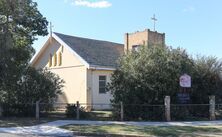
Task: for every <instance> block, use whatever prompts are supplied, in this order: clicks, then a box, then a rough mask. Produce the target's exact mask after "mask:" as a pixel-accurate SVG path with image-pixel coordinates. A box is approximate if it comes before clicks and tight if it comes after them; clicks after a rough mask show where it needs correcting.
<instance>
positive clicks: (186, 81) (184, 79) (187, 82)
mask: <svg viewBox="0 0 222 137" xmlns="http://www.w3.org/2000/svg"><path fill="white" fill-rule="evenodd" d="M180 86H181V87H183V88H190V87H191V77H190V76H189V75H187V74H184V75H182V76H180Z"/></svg>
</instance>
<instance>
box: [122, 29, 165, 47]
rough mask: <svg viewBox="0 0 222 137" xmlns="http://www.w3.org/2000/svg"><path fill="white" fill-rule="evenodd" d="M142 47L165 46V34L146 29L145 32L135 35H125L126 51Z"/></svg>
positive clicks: (138, 32) (135, 33)
mask: <svg viewBox="0 0 222 137" xmlns="http://www.w3.org/2000/svg"><path fill="white" fill-rule="evenodd" d="M141 45H145V46H152V45H160V46H165V33H159V32H157V31H151V30H150V29H145V30H144V31H137V32H134V33H126V34H125V44H124V50H125V51H131V50H135V49H136V48H138V47H139V46H141Z"/></svg>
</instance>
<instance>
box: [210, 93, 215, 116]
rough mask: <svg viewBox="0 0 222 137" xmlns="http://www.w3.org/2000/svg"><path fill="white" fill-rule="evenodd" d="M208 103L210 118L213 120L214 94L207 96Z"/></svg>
mask: <svg viewBox="0 0 222 137" xmlns="http://www.w3.org/2000/svg"><path fill="white" fill-rule="evenodd" d="M209 104H210V107H209V113H210V120H215V119H216V117H215V96H209Z"/></svg>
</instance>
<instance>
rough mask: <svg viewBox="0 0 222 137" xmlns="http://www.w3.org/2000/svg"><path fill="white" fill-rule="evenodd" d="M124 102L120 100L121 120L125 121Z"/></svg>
mask: <svg viewBox="0 0 222 137" xmlns="http://www.w3.org/2000/svg"><path fill="white" fill-rule="evenodd" d="M123 109H124V108H123V102H122V101H121V102H120V120H121V121H123V120H124V110H123Z"/></svg>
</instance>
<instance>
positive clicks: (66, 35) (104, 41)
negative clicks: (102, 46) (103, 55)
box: [53, 32, 124, 46]
mask: <svg viewBox="0 0 222 137" xmlns="http://www.w3.org/2000/svg"><path fill="white" fill-rule="evenodd" d="M53 33H55V34H56V35H57V34H59V35H64V36H68V37H74V38H78V39H85V40H91V41H98V42H108V43H112V44H117V45H118V46H120V45H121V46H123V45H124V44H122V43H117V42H112V41H107V40H98V39H92V38H85V37H78V36H73V35H68V34H63V33H59V32H53ZM117 45H116V46H117ZM113 46H114V45H113Z"/></svg>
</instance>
